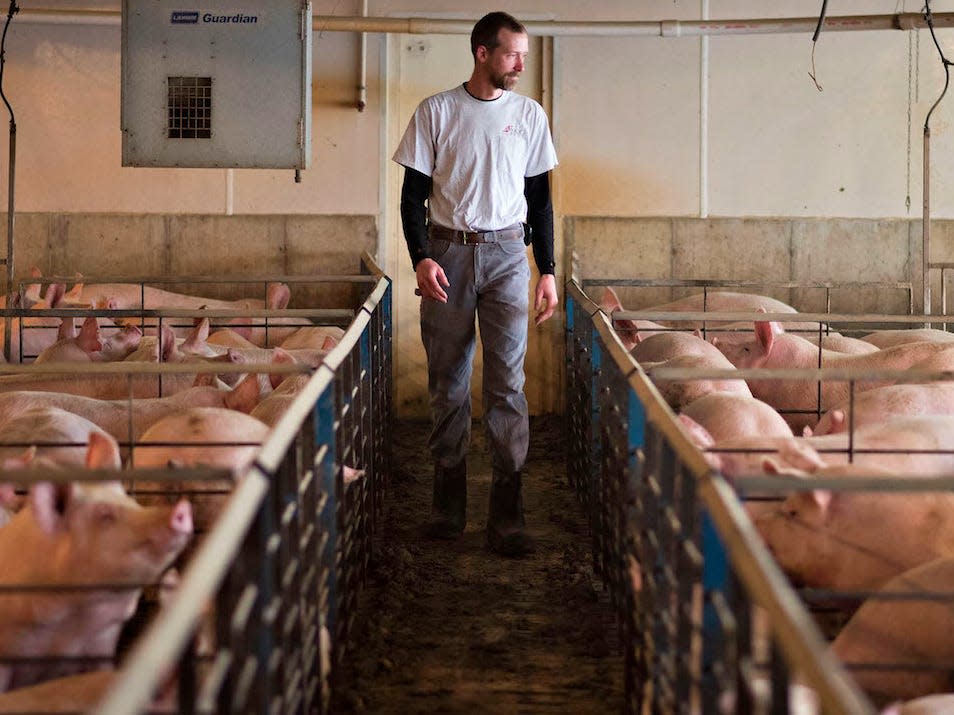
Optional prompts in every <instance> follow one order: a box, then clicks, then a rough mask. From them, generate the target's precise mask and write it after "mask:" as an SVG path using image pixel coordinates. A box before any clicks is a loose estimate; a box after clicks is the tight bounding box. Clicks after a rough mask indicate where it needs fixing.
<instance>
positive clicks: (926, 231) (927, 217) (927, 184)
mask: <svg viewBox="0 0 954 715" xmlns="http://www.w3.org/2000/svg"><path fill="white" fill-rule="evenodd" d="M922 182H923V187H922V191H923V197H924V198H923V206H922V208H923V212H922V216H921V275H922V276H923V279H922V280H923V281H924V286H923V290H924V294H923V300H924V306H923V311H924V314H925V315H930V314H931V277H930V275H929V274H928V271H929V269H930V264H931V261H930V254H931V128H930V127H929V126H928V125H927V122H925V123H924V177H923V179H922ZM924 327H930V326H929V325H928V324H927V323H925V325H924Z"/></svg>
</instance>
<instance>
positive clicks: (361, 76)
mask: <svg viewBox="0 0 954 715" xmlns="http://www.w3.org/2000/svg"><path fill="white" fill-rule="evenodd" d="M367 16H368V0H361V17H367ZM367 106H368V33H367V32H362V33H361V68H360V70H359V72H358V104H357V107H358V111H359V112H363V111H364V110H365V107H367Z"/></svg>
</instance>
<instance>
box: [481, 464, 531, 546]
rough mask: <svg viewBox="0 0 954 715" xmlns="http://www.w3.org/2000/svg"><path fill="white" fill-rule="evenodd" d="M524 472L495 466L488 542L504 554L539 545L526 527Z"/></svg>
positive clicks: (488, 521)
mask: <svg viewBox="0 0 954 715" xmlns="http://www.w3.org/2000/svg"><path fill="white" fill-rule="evenodd" d="M520 482H521V476H520V472H511V473H509V474H508V473H506V472H499V471H497V470H494V477H493V482H492V483H491V485H490V515H489V517H488V519H487V546H489V547H490V550H491V551H494V552H496V553H498V554H501V555H502V556H523V555H524V554H529V553H532V552H533V550H534V548H535V547H536V545H535V544H534V542H533V538H532V537H531V536H530V534H528V533H527V531H526V522H525V521H524V518H523V496H522V495H521V493H520Z"/></svg>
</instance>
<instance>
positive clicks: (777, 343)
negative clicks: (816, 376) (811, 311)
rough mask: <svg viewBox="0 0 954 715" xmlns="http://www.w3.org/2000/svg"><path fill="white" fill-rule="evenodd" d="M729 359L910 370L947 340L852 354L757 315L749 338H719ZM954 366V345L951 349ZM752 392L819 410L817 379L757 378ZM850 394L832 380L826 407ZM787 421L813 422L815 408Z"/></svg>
mask: <svg viewBox="0 0 954 715" xmlns="http://www.w3.org/2000/svg"><path fill="white" fill-rule="evenodd" d="M716 347H718V348H719V349H720V350H722V352H723V353H725V355H726V357H727V358H729V361H730V362H731V363H732V364H733V365H735V366H736V367H739V368H817V367H825V368H854V369H857V370H859V372H862V371H876V370H905V369H908V368H911V367H913V366H915V365H917V364H918V363H920V362H922V361H923V360H926V359H928V358H930V357H932V356H934V355H936V354H937V353H939V352H942V351H943V350H944V348H945V345H944V344H941V343H911V344H909V345H901V346H898V347H895V348H888V349H885V350H878V351H876V352H873V353H868V354H862V355H849V354H845V353H838V352H833V351H830V350H825V349H821V351H820V352H819V348H818V347H817V346H815V345H812V344H811V343H809V342H808V341H807V340H805V339H804V338H800V337H798V336H797V335H793V334H791V333H777V332H776V330H775V329H774V327H773V326H772V324H771V323H770V322H769V321H757V322H756V323H755V331H754V333H752V334H751V337H750V339H749V340H747V341H744V342H734V341H733V342H732V343H726V342H719V341H717V342H716ZM950 364H951V367H952V368H954V351H952V353H951V355H950ZM747 382H748V383H749V387H750V388H751V389H752V394H753V395H754V396H755V397H758V398H759V399H760V400H764V401H765V402H767V403H769V404H770V405H772V407H774V408H775V409H777V410H779V411H780V412H783V413H784V412H785V411H786V410H803V411H804V410H814V409H816V408H817V407H818V382H816V381H812V380H784V379H783V380H771V379H763V380H758V379H752V380H748V381H747ZM883 384H884V383H883V382H882V383H878V382H875V381H870V380H863V381H858V382H857V383H856V384H855V390H856V391H857V392H861V391H863V390H870V389H873V388H875V387H878V386H880V385H883ZM847 399H848V384H847V383H846V382H843V381H837V382H836V381H826V382H823V383H822V386H821V409H822V410H823V411H824V410H827V409H830V408H831V407H833V406H834V405H837V404H839V403H840V402H844V401H845V400H847ZM786 421H787V422H788V423H789V424H790V425H791V426H792V428H793V429H795V430H799V429H801V428H802V427H805V426H808V425H810V424H811V423H812V422H813V421H815V420H814V418H813V417H812V416H811V415H810V414H795V413H793V414H788V415H786Z"/></svg>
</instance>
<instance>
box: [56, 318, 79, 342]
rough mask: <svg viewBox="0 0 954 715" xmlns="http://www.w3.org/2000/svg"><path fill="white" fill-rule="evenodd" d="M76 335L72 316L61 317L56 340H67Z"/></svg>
mask: <svg viewBox="0 0 954 715" xmlns="http://www.w3.org/2000/svg"><path fill="white" fill-rule="evenodd" d="M75 337H76V323H75V322H74V320H73V318H63V319H61V320H60V327H59V328H58V329H57V331H56V339H57V340H69V339H70V338H75Z"/></svg>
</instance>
